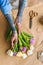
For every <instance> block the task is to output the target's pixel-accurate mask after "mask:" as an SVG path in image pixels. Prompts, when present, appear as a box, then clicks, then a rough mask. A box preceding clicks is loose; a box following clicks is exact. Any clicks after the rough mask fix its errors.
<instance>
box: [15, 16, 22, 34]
mask: <svg viewBox="0 0 43 65" xmlns="http://www.w3.org/2000/svg"><path fill="white" fill-rule="evenodd" d="M21 22H22V18H21V17H17V18H16V20H15V25H16V26H17V29H18V33H21V28H22V25H21Z"/></svg>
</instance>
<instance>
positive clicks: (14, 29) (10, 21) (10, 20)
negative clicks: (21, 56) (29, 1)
mask: <svg viewBox="0 0 43 65" xmlns="http://www.w3.org/2000/svg"><path fill="white" fill-rule="evenodd" d="M5 16H6V18H7V20H8V22H9V24H10V26H11V28H12V31H13V32H15V31H16V28H15V25H14V20H13V17H12V12H11V11H10V12H9V13H7V14H6V15H5Z"/></svg>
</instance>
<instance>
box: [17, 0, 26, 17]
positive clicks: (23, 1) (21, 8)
mask: <svg viewBox="0 0 43 65" xmlns="http://www.w3.org/2000/svg"><path fill="white" fill-rule="evenodd" d="M26 2H27V0H19V11H18V15H17V16H22V14H23V11H24V8H25V6H26Z"/></svg>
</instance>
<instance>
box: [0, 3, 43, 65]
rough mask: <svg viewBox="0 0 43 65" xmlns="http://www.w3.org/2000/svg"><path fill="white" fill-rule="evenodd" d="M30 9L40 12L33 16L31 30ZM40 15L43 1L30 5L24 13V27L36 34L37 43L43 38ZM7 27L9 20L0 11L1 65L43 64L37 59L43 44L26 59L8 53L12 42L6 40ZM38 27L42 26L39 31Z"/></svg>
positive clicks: (42, 9) (42, 14)
mask: <svg viewBox="0 0 43 65" xmlns="http://www.w3.org/2000/svg"><path fill="white" fill-rule="evenodd" d="M30 10H33V11H36V12H38V16H37V17H34V18H33V24H32V29H31V30H30V29H29V11H30ZM40 16H43V3H42V4H41V3H40V4H38V5H35V6H32V7H28V8H26V9H25V10H24V13H23V22H22V29H23V30H25V31H27V32H29V33H30V31H31V33H32V34H34V37H35V40H36V43H35V45H36V44H38V43H39V41H42V40H43V26H41V24H40V23H39V22H38V21H39V18H40ZM7 28H8V22H7V20H6V19H5V17H4V16H3V15H2V13H1V12H0V65H43V64H42V63H41V62H40V61H39V60H37V51H38V50H40V49H42V50H43V45H42V44H41V45H39V46H37V48H36V49H35V52H34V54H33V55H32V56H30V57H28V58H27V59H25V60H23V59H22V58H17V57H9V56H8V55H7V54H6V50H7V49H9V48H10V43H8V42H7V41H6V40H5V33H6V29H7ZM37 28H40V30H39V31H38V32H37ZM42 43H43V42H42Z"/></svg>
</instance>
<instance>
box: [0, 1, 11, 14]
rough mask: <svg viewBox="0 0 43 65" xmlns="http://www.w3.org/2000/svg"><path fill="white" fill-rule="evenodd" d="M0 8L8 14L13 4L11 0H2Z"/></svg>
mask: <svg viewBox="0 0 43 65" xmlns="http://www.w3.org/2000/svg"><path fill="white" fill-rule="evenodd" d="M0 8H1V10H2V12H3V14H7V13H8V12H9V11H10V10H11V9H12V6H11V4H10V2H9V0H0Z"/></svg>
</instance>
